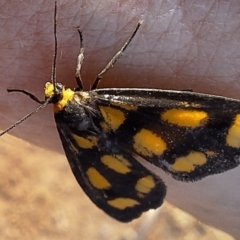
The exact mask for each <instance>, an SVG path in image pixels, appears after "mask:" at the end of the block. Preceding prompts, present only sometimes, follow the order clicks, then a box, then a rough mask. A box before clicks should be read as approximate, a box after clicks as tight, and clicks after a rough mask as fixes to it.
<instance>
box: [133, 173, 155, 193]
mask: <svg viewBox="0 0 240 240" xmlns="http://www.w3.org/2000/svg"><path fill="white" fill-rule="evenodd" d="M154 187H155V181H154V179H153V177H152V176H150V175H149V176H147V177H143V178H140V179H139V180H138V181H137V184H136V186H135V189H136V190H137V191H138V192H140V193H145V194H146V193H149V192H150V191H151V190H152V189H153V188H154Z"/></svg>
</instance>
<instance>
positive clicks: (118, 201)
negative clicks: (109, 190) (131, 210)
mask: <svg viewBox="0 0 240 240" xmlns="http://www.w3.org/2000/svg"><path fill="white" fill-rule="evenodd" d="M107 203H108V204H109V205H110V206H112V207H114V208H118V209H120V210H123V209H125V208H127V207H134V206H135V205H139V204H140V203H139V202H138V201H136V200H135V199H132V198H115V199H113V200H109V201H107Z"/></svg>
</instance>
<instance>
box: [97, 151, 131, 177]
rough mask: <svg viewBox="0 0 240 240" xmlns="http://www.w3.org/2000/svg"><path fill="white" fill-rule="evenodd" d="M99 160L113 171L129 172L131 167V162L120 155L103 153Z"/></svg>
mask: <svg viewBox="0 0 240 240" xmlns="http://www.w3.org/2000/svg"><path fill="white" fill-rule="evenodd" d="M101 161H102V163H103V164H105V165H106V166H107V167H109V168H111V169H113V170H114V171H115V172H118V173H121V174H126V173H128V172H131V169H130V168H129V167H130V166H131V164H130V163H129V162H128V160H127V159H125V158H124V157H123V156H121V155H104V156H102V157H101Z"/></svg>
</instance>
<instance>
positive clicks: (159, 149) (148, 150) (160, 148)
mask: <svg viewBox="0 0 240 240" xmlns="http://www.w3.org/2000/svg"><path fill="white" fill-rule="evenodd" d="M133 147H134V148H135V150H136V151H137V152H138V153H140V154H142V155H144V156H152V155H153V154H155V155H161V154H162V153H163V152H164V151H165V150H166V148H167V144H166V143H165V141H164V140H163V139H162V138H161V137H160V136H157V135H156V134H155V133H153V132H151V131H149V130H147V129H144V128H143V129H141V130H140V131H139V132H138V133H137V134H136V135H135V136H134V144H133Z"/></svg>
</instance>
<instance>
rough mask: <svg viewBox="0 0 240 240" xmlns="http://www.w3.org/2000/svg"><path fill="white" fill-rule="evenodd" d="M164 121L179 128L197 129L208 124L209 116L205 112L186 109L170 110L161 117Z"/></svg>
mask: <svg viewBox="0 0 240 240" xmlns="http://www.w3.org/2000/svg"><path fill="white" fill-rule="evenodd" d="M161 118H162V120H164V121H167V122H169V123H171V124H175V125H177V126H179V127H190V128H195V127H198V126H199V125H201V124H202V123H203V122H206V121H207V119H208V115H207V113H206V112H204V111H197V110H186V109H175V108H174V109H170V110H167V111H166V112H164V113H163V114H162V116H161Z"/></svg>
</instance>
